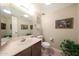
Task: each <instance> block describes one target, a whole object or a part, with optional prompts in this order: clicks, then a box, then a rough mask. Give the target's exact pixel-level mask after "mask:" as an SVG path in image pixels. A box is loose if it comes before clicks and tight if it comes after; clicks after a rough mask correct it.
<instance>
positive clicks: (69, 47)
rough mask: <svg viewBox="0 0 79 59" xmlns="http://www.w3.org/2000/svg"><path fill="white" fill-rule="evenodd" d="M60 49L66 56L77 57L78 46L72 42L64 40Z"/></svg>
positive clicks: (78, 54)
mask: <svg viewBox="0 0 79 59" xmlns="http://www.w3.org/2000/svg"><path fill="white" fill-rule="evenodd" d="M60 47H61V49H62V51H63V53H64V54H65V55H66V56H79V44H76V43H75V42H74V41H70V40H64V41H63V42H62V43H61V44H60Z"/></svg>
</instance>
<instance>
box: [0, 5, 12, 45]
mask: <svg viewBox="0 0 79 59" xmlns="http://www.w3.org/2000/svg"><path fill="white" fill-rule="evenodd" d="M5 8H6V9H5ZM8 10H10V8H8V7H6V6H4V5H2V6H1V5H0V29H1V30H0V32H1V33H0V34H1V45H4V44H5V43H6V42H7V41H8V40H9V39H10V38H11V37H12V29H11V24H12V20H11V15H10V14H9V13H8V12H9V11H8Z"/></svg>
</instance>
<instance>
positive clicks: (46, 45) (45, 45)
mask: <svg viewBox="0 0 79 59" xmlns="http://www.w3.org/2000/svg"><path fill="white" fill-rule="evenodd" d="M41 45H42V47H43V48H45V49H47V48H49V47H50V44H49V43H48V42H42V44H41Z"/></svg>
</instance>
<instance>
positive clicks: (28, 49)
mask: <svg viewBox="0 0 79 59" xmlns="http://www.w3.org/2000/svg"><path fill="white" fill-rule="evenodd" d="M15 56H31V48H27V49H25V50H23V51H22V52H20V53H18V54H16V55H15Z"/></svg>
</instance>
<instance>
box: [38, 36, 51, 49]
mask: <svg viewBox="0 0 79 59" xmlns="http://www.w3.org/2000/svg"><path fill="white" fill-rule="evenodd" d="M37 38H41V39H42V44H41V46H42V47H43V48H45V49H46V48H49V47H50V43H48V42H46V41H45V40H43V36H42V35H39V36H37Z"/></svg>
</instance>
